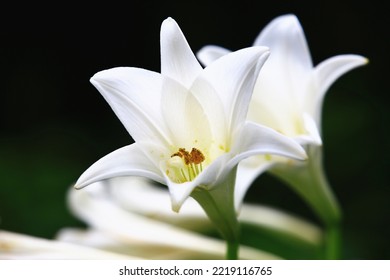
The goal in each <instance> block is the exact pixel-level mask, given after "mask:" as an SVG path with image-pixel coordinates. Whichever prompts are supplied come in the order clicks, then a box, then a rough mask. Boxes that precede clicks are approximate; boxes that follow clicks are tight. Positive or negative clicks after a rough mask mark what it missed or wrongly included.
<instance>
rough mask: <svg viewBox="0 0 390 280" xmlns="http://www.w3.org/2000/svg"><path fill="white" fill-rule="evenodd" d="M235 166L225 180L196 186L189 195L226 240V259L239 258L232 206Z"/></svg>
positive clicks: (236, 227) (238, 230) (236, 228)
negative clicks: (214, 184)
mask: <svg viewBox="0 0 390 280" xmlns="http://www.w3.org/2000/svg"><path fill="white" fill-rule="evenodd" d="M236 171H237V169H236V168H235V169H234V170H233V171H231V172H230V174H229V175H228V176H227V178H226V180H224V181H223V182H221V183H220V184H218V185H216V186H213V188H212V189H210V190H209V189H206V188H205V187H201V186H200V187H198V188H196V189H195V190H194V191H193V192H192V194H191V196H192V197H193V198H194V199H195V200H196V201H197V202H198V203H199V204H200V205H201V206H202V208H203V210H204V211H205V212H206V214H207V216H208V217H209V219H210V220H211V221H212V222H213V224H214V225H215V227H216V228H217V230H218V231H219V233H220V235H221V236H222V238H223V239H225V241H226V259H230V260H236V259H238V258H239V255H238V251H239V244H240V241H239V240H240V238H239V236H240V229H239V223H238V219H237V215H236V211H235V208H234V186H235V179H236Z"/></svg>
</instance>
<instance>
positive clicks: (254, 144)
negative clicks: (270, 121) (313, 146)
mask: <svg viewBox="0 0 390 280" xmlns="http://www.w3.org/2000/svg"><path fill="white" fill-rule="evenodd" d="M240 135H241V137H238V139H236V142H235V145H234V147H233V149H234V150H235V151H236V152H235V154H237V155H236V156H235V157H234V158H233V159H232V160H231V161H230V162H229V164H234V165H235V164H237V163H238V162H239V161H241V160H242V159H244V158H247V157H250V156H253V155H258V154H270V155H279V156H283V157H288V158H292V159H297V160H304V159H306V158H307V155H306V152H305V150H304V149H303V148H302V147H301V146H300V145H299V144H298V143H297V142H296V141H295V140H293V139H292V138H290V137H286V136H284V135H282V134H280V133H278V132H276V131H275V130H273V129H271V128H269V127H266V126H262V125H258V124H255V123H251V122H247V123H246V124H245V126H244V127H243V129H242V131H241V134H240Z"/></svg>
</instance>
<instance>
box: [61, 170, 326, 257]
mask: <svg viewBox="0 0 390 280" xmlns="http://www.w3.org/2000/svg"><path fill="white" fill-rule="evenodd" d="M169 201H170V199H169V193H168V192H167V190H166V189H164V188H161V187H159V186H157V185H156V184H152V182H151V181H149V180H147V179H144V178H140V177H117V178H113V179H110V180H106V181H104V182H97V183H94V184H93V186H91V187H90V188H87V189H84V190H82V191H76V190H73V189H72V190H70V193H69V200H68V202H69V207H70V209H71V211H72V212H73V214H74V215H75V216H76V217H78V218H79V219H81V220H82V221H83V222H85V223H86V224H87V226H88V228H87V230H81V229H68V228H66V229H63V230H61V231H60V232H59V234H58V236H57V239H59V240H61V241H67V242H72V243H75V244H82V245H84V246H92V247H96V248H99V249H103V250H108V251H113V252H116V253H120V254H130V255H135V256H139V257H141V258H147V259H221V258H223V257H224V242H223V241H221V240H219V239H215V238H212V237H208V236H207V235H205V234H204V233H207V232H213V225H212V223H210V221H209V220H208V218H207V216H206V215H205V213H204V211H203V210H202V208H201V207H200V206H199V204H197V203H196V201H195V200H193V199H192V198H191V197H190V198H189V199H188V200H187V202H186V203H185V204H184V205H183V207H182V209H181V210H180V213H174V212H172V211H169V207H167V206H169V203H170V202H169ZM240 221H242V222H245V223H248V224H251V225H253V226H255V227H259V228H267V229H268V230H271V231H274V232H280V233H281V234H284V235H287V236H291V237H292V238H295V239H297V240H301V242H303V243H304V244H308V245H310V246H314V247H315V246H318V245H319V244H320V241H321V238H322V236H321V231H320V230H319V229H318V227H317V226H315V225H312V224H310V223H308V222H306V221H304V220H301V219H299V218H296V217H293V216H291V215H287V214H285V213H283V212H280V211H277V210H275V209H271V208H268V207H261V206H257V205H247V204H244V205H243V208H242V211H241V214H240ZM240 258H241V259H278V258H280V257H278V256H276V255H275V254H273V253H269V252H266V251H262V250H259V249H255V248H252V247H249V246H241V247H240Z"/></svg>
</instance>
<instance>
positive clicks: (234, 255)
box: [226, 241, 240, 260]
mask: <svg viewBox="0 0 390 280" xmlns="http://www.w3.org/2000/svg"><path fill="white" fill-rule="evenodd" d="M226 245H227V250H226V259H227V260H238V249H239V246H240V244H239V243H238V241H237V242H229V241H227V242H226Z"/></svg>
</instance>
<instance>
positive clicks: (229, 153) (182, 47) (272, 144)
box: [76, 18, 306, 240]
mask: <svg viewBox="0 0 390 280" xmlns="http://www.w3.org/2000/svg"><path fill="white" fill-rule="evenodd" d="M267 57H268V49H267V48H265V47H251V48H246V49H243V50H240V51H237V52H233V53H231V54H229V55H226V56H225V57H223V58H221V59H220V60H218V61H216V62H215V63H212V64H211V65H210V66H208V67H206V68H205V69H203V68H202V67H201V65H200V63H199V62H198V60H197V59H196V57H195V55H194V53H193V52H192V51H191V49H190V47H189V45H188V43H187V41H186V39H185V37H184V35H183V34H182V32H181V30H180V28H179V26H178V25H177V23H176V22H175V21H174V20H173V19H172V18H168V19H166V20H165V21H164V22H163V23H162V26H161V74H160V73H156V72H152V71H148V70H145V69H140V68H131V67H118V68H113V69H109V70H104V71H101V72H98V73H97V74H95V75H94V76H93V77H92V78H91V83H92V84H93V85H94V86H95V87H96V88H97V89H98V91H99V92H100V93H101V94H102V95H103V97H104V98H105V99H106V101H107V102H108V103H109V104H110V106H111V107H112V109H113V111H114V112H115V113H116V115H117V116H118V118H119V119H120V120H121V122H122V124H123V125H124V126H125V128H126V129H127V131H128V132H129V134H130V135H131V136H132V138H133V139H134V141H135V143H133V144H131V145H129V146H126V147H123V148H120V149H118V150H116V151H114V152H112V153H110V154H108V155H107V156H105V157H103V158H102V159H100V160H99V161H97V162H96V163H95V164H93V165H92V166H91V167H90V168H89V169H87V170H86V171H85V172H84V173H83V174H82V175H81V176H80V178H79V179H78V181H77V182H76V188H82V187H85V186H87V185H90V184H91V183H94V182H97V181H101V180H105V179H108V178H112V177H117V176H130V175H132V176H143V177H147V178H150V179H152V180H155V181H157V182H160V183H162V184H165V185H167V186H168V189H169V192H170V195H171V201H172V208H173V210H174V211H179V209H180V207H181V206H182V204H183V202H184V201H185V200H186V199H187V198H188V197H189V196H190V195H191V196H193V197H194V198H195V199H196V200H197V201H198V202H199V203H200V204H201V205H202V207H203V208H204V210H205V211H206V213H207V214H208V216H209V218H210V219H211V220H212V221H213V222H214V223H215V224H216V226H217V228H219V230H220V232H221V234H222V235H223V236H224V237H225V239H226V240H232V239H236V238H237V235H238V234H237V225H236V223H237V222H236V213H235V209H234V201H233V200H234V196H233V195H234V182H235V171H236V167H237V164H238V162H239V161H240V160H242V159H244V158H246V157H249V156H252V155H255V154H275V155H281V156H288V157H291V158H294V159H304V158H305V157H306V154H305V152H304V150H303V149H302V148H301V147H300V146H299V145H298V144H297V143H296V142H294V141H292V140H291V139H289V138H287V137H285V136H283V135H281V134H280V133H278V132H276V131H274V130H272V129H270V128H268V127H265V126H261V125H257V124H254V123H250V122H246V113H247V110H248V106H249V101H250V98H251V95H252V90H253V87H254V84H255V81H256V78H257V74H258V72H259V71H260V68H261V66H262V65H263V63H264V62H265V60H266V58H267Z"/></svg>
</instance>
